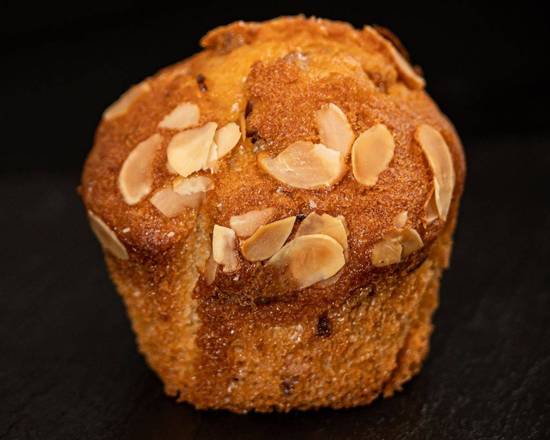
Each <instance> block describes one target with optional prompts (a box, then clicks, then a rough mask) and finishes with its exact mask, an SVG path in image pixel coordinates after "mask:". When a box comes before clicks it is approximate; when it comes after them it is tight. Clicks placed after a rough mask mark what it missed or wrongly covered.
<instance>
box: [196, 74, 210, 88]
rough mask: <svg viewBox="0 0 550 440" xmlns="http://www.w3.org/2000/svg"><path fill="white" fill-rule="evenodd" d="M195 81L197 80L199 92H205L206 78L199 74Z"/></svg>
mask: <svg viewBox="0 0 550 440" xmlns="http://www.w3.org/2000/svg"><path fill="white" fill-rule="evenodd" d="M196 79H197V84H198V85H199V90H200V91H201V92H203V93H204V92H207V91H208V87H207V86H206V78H205V77H204V75H203V74H202V73H199V74H198V75H197V78H196Z"/></svg>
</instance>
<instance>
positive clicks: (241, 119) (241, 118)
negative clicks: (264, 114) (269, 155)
mask: <svg viewBox="0 0 550 440" xmlns="http://www.w3.org/2000/svg"><path fill="white" fill-rule="evenodd" d="M239 126H240V127H241V137H242V140H243V142H244V141H246V116H245V115H244V113H241V114H240V116H239Z"/></svg>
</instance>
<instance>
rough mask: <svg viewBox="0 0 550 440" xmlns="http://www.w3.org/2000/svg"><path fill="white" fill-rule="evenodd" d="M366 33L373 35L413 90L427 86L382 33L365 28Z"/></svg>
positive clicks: (368, 27)
mask: <svg viewBox="0 0 550 440" xmlns="http://www.w3.org/2000/svg"><path fill="white" fill-rule="evenodd" d="M364 32H365V33H367V34H369V35H371V36H372V37H373V39H374V40H376V41H377V42H378V43H379V44H380V46H381V47H382V49H383V50H385V51H386V53H387V55H388V56H389V57H390V59H391V60H392V61H393V63H394V64H395V67H396V69H397V72H398V73H399V75H400V76H401V78H403V81H405V83H406V84H407V85H408V86H409V87H412V88H413V89H421V88H423V87H424V86H425V85H426V81H425V80H424V78H422V77H421V76H420V75H418V73H416V71H415V70H414V69H413V68H412V67H411V65H410V64H409V63H408V61H407V60H406V59H405V58H403V55H401V54H400V53H399V51H398V50H397V49H396V48H395V46H394V45H393V44H392V43H391V42H390V41H388V40H387V39H386V38H384V37H383V36H382V35H380V33H379V32H378V31H377V30H376V29H374V28H373V27H371V26H365V28H364Z"/></svg>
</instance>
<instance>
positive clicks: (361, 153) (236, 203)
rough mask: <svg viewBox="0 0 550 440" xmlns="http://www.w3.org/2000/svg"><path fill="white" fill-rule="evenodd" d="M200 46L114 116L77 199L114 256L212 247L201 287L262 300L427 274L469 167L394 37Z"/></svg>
mask: <svg viewBox="0 0 550 440" xmlns="http://www.w3.org/2000/svg"><path fill="white" fill-rule="evenodd" d="M201 44H202V46H203V47H204V50H203V51H202V52H200V53H198V54H196V55H194V56H192V57H191V58H188V59H186V60H185V61H182V62H181V63H178V64H176V65H173V66H170V67H168V68H166V69H163V70H161V71H160V72H159V73H157V74H156V75H154V76H152V77H150V78H147V79H146V80H144V81H143V82H142V83H140V84H138V85H135V86H133V87H132V88H131V89H130V90H129V91H128V92H126V93H125V94H124V95H123V96H121V98H120V99H119V100H118V101H117V102H115V103H114V104H113V105H111V106H110V107H109V108H108V109H107V110H106V111H105V113H104V114H103V118H102V121H101V123H100V125H99V128H98V130H97V133H96V138H95V143H94V147H93V149H92V151H91V152H90V155H89V157H88V159H87V162H86V165H85V168H84V172H83V176H82V185H81V188H80V191H81V194H82V197H83V199H84V202H85V205H86V207H87V209H88V212H89V215H90V220H91V223H92V228H93V229H94V232H96V234H97V235H98V237H99V239H100V241H101V242H102V244H103V246H104V248H105V249H106V250H107V251H108V254H109V257H108V258H111V259H113V258H114V259H115V260H117V263H116V264H122V265H124V264H131V263H132V262H133V261H134V262H146V261H153V262H155V263H159V262H161V261H163V258H165V257H166V255H169V254H172V253H173V251H174V249H178V252H193V250H192V248H193V246H194V245H193V243H198V242H200V243H206V245H205V246H207V247H208V249H209V250H210V252H209V254H210V256H209V257H208V254H207V255H206V256H205V257H204V258H202V259H197V266H198V267H199V271H200V272H201V274H202V275H201V283H202V284H203V285H204V286H209V289H217V290H220V291H223V292H229V293H231V292H238V293H239V294H241V295H244V296H250V297H253V298H254V299H255V300H258V299H262V298H266V297H270V296H273V295H282V294H286V293H289V292H295V291H297V290H299V291H302V292H312V291H316V292H325V295H331V294H332V293H334V292H335V291H336V290H338V291H349V290H350V289H354V288H356V287H361V286H365V285H366V284H367V283H368V282H370V281H369V280H371V279H372V278H373V277H376V276H379V275H383V276H388V275H390V274H391V273H392V272H395V273H397V272H398V271H402V270H408V269H409V268H410V267H411V266H416V265H418V264H420V263H421V262H422V261H423V259H424V258H425V257H426V255H427V252H428V250H429V248H430V245H431V244H432V243H433V241H434V240H435V239H436V238H437V237H438V235H439V234H440V233H441V232H442V230H443V228H444V227H445V225H446V223H448V221H449V220H451V219H452V218H453V213H454V211H455V210H456V209H457V203H458V198H459V196H460V193H461V191H462V186H463V180H464V168H465V167H464V158H463V152H462V147H461V144H460V141H459V139H458V137H457V135H456V133H455V131H454V128H453V127H452V125H451V124H450V123H449V121H448V120H447V119H446V118H445V117H444V116H443V115H442V114H441V112H440V111H439V109H438V108H437V106H436V105H435V104H434V103H433V101H432V100H431V99H430V97H429V96H428V95H427V94H426V92H425V91H424V86H425V82H424V79H423V78H422V76H421V75H420V73H419V72H418V70H417V69H415V68H413V67H411V65H410V64H409V63H408V61H407V59H406V54H405V53H404V52H403V51H401V49H400V47H401V46H400V44H399V43H398V41H397V40H396V39H395V38H394V37H393V36H392V35H391V34H390V33H389V32H388V31H386V30H384V29H380V28H376V29H375V28H373V27H370V26H366V27H365V28H364V29H363V30H356V29H354V28H352V27H351V26H349V25H347V24H345V23H340V22H334V21H328V20H321V19H314V18H310V19H306V18H304V17H291V18H279V19H275V20H272V21H268V22H264V23H243V22H237V23H233V24H230V25H228V26H223V27H220V28H217V29H214V30H213V31H211V32H209V33H208V34H207V35H206V36H205V37H204V38H203V39H202V41H201ZM207 257H208V258H207ZM199 260H200V261H199ZM331 292H332V293H331Z"/></svg>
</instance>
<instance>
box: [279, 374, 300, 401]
mask: <svg viewBox="0 0 550 440" xmlns="http://www.w3.org/2000/svg"><path fill="white" fill-rule="evenodd" d="M297 382H298V379H297V378H296V377H291V378H288V379H285V380H283V381H282V382H281V384H280V387H281V392H282V393H283V395H285V396H290V395H291V394H292V393H293V392H294V385H295V384H296V383H297Z"/></svg>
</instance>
